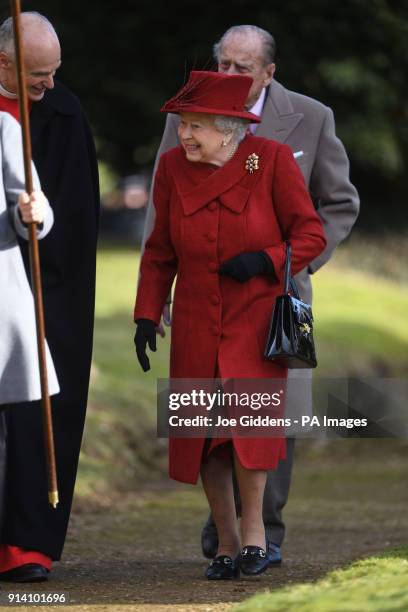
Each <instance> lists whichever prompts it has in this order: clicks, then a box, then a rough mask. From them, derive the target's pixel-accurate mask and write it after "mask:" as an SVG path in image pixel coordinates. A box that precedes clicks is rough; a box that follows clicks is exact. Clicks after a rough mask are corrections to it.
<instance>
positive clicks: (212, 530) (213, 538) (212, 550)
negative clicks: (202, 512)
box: [201, 518, 218, 559]
mask: <svg viewBox="0 0 408 612" xmlns="http://www.w3.org/2000/svg"><path fill="white" fill-rule="evenodd" d="M201 548H202V551H203V555H204V557H206V558H207V559H214V557H216V555H217V551H218V532H217V527H216V526H215V525H214V523H213V522H212V520H211V518H209V519H208V520H207V522H206V523H205V525H204V527H203V530H202V532H201Z"/></svg>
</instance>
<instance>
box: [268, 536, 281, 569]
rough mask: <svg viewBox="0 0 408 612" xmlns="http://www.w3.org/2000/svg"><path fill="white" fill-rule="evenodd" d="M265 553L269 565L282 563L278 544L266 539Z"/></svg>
mask: <svg viewBox="0 0 408 612" xmlns="http://www.w3.org/2000/svg"><path fill="white" fill-rule="evenodd" d="M266 553H267V555H268V559H269V567H273V566H276V565H281V563H282V553H281V549H280V546H278V545H277V544H274V543H273V542H269V541H268V540H267V541H266Z"/></svg>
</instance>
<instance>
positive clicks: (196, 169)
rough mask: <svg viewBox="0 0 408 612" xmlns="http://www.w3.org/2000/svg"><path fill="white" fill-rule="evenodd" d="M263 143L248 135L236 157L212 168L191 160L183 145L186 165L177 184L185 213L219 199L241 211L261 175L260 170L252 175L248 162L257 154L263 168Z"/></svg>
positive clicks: (238, 211)
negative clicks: (247, 167) (186, 154)
mask: <svg viewBox="0 0 408 612" xmlns="http://www.w3.org/2000/svg"><path fill="white" fill-rule="evenodd" d="M263 144H264V141H263V139H262V138H254V136H250V135H247V136H246V137H245V139H244V140H243V141H242V142H241V144H240V145H239V147H238V150H237V152H236V154H235V155H234V157H233V158H232V159H231V160H230V161H229V162H227V163H226V164H225V165H224V166H222V167H220V168H217V169H216V170H212V171H211V170H210V169H209V168H208V165H207V164H200V163H197V162H189V161H188V160H187V159H186V157H185V154H184V151H183V150H182V149H181V147H180V149H179V154H180V155H181V156H182V159H183V166H182V173H181V178H180V180H177V181H176V183H177V190H178V193H179V197H180V200H181V203H182V206H183V210H184V214H185V215H192V214H193V213H195V212H196V211H197V210H199V209H200V208H203V207H204V206H206V205H207V204H209V203H210V202H212V201H213V200H215V199H217V198H218V200H219V201H220V202H221V204H222V205H223V206H226V207H227V208H229V209H230V210H231V211H232V212H235V213H241V212H242V211H243V209H244V207H245V204H246V203H247V200H248V197H249V194H250V193H251V189H252V188H253V185H254V183H255V182H256V181H257V180H258V175H259V174H260V172H259V171H255V172H254V173H253V174H250V173H249V172H248V170H247V169H246V168H245V163H246V160H247V158H248V156H249V155H251V154H252V153H255V154H257V155H258V156H259V158H260V169H261V168H262V156H261V151H262V148H263ZM209 172H210V173H209ZM203 177H204V178H203ZM200 179H201V180H200Z"/></svg>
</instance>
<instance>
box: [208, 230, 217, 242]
mask: <svg viewBox="0 0 408 612" xmlns="http://www.w3.org/2000/svg"><path fill="white" fill-rule="evenodd" d="M207 240H208V242H215V241H216V240H217V235H216V234H215V233H214V232H209V233H208V234H207Z"/></svg>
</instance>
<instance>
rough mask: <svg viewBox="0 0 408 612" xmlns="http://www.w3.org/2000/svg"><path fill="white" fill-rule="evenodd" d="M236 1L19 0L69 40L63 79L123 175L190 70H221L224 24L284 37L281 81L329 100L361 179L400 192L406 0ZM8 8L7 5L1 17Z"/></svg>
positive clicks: (146, 156) (138, 162) (152, 141)
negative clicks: (217, 47)
mask: <svg viewBox="0 0 408 612" xmlns="http://www.w3.org/2000/svg"><path fill="white" fill-rule="evenodd" d="M232 6H233V11H232V10H231V8H232ZM232 6H231V5H230V4H228V3H225V4H222V3H220V2H218V1H215V0H208V2H206V3H205V4H204V5H202V6H200V7H199V8H198V7H197V6H196V5H194V4H192V3H191V2H187V0H177V1H176V2H173V3H169V2H165V0H157V1H156V2H149V1H148V0H139V1H138V2H137V3H135V2H133V1H131V0H122V2H120V3H117V2H116V1H115V0H104V2H99V1H98V0H89V1H88V2H87V3H86V4H84V3H83V2H80V1H79V0H72V1H71V2H69V3H62V2H55V0H36V1H35V2H34V0H32V1H31V0H26V1H25V2H23V8H24V9H25V10H32V9H34V10H38V11H40V12H43V13H45V14H46V15H47V16H48V17H49V18H50V19H51V20H52V21H53V22H54V23H55V26H56V28H57V30H58V31H59V33H60V35H61V40H62V44H63V67H62V68H61V73H60V74H61V78H62V79H63V80H64V81H65V82H66V83H67V84H69V85H71V86H72V88H73V89H74V90H75V91H76V92H77V93H78V95H79V96H80V97H81V99H82V100H83V102H84V104H85V106H86V108H87V109H88V111H89V114H90V116H91V120H92V124H93V126H94V128H95V131H96V134H97V137H98V142H99V151H100V155H101V157H102V158H103V159H104V160H105V161H106V162H108V163H109V164H111V165H112V166H113V167H114V168H115V169H116V170H117V171H119V172H121V173H123V172H132V171H133V169H134V166H138V167H139V168H141V167H145V166H150V165H151V164H152V162H153V159H154V156H155V152H156V149H157V145H158V142H159V140H160V136H161V132H162V126H163V121H164V119H163V116H162V115H161V114H160V112H159V109H160V107H161V105H162V104H163V102H164V101H165V100H166V99H167V98H168V97H169V96H170V95H172V94H173V93H174V92H175V91H176V89H177V88H178V87H179V86H180V85H181V84H182V83H183V81H184V80H185V78H186V75H187V74H188V72H189V70H190V69H191V68H198V69H203V68H207V69H208V68H212V67H213V66H214V62H213V59H212V45H213V43H214V42H216V41H217V40H218V39H219V37H220V36H221V34H222V33H223V32H224V31H225V30H226V29H227V28H228V27H230V26H231V25H234V24H239V23H254V24H257V25H259V26H261V27H263V28H265V29H267V30H269V31H271V32H272V33H273V34H274V36H275V38H276V40H277V45H278V55H277V73H276V76H277V78H278V79H279V80H281V81H282V82H283V83H284V84H285V85H286V86H288V87H289V88H291V89H295V90H296V91H300V92H302V93H305V94H307V95H311V96H312V97H316V98H317V99H319V100H321V101H322V102H323V103H325V104H328V105H330V106H332V107H333V108H334V110H335V114H336V119H337V128H338V132H339V135H340V136H341V137H342V138H343V139H344V141H345V144H346V147H347V150H348V151H349V153H350V154H351V157H352V161H353V166H354V168H355V169H356V173H357V174H358V175H359V176H360V174H361V173H363V176H362V177H361V180H363V181H367V173H370V172H371V173H372V172H378V173H379V177H380V178H381V177H383V178H384V179H385V181H389V180H390V179H391V178H392V179H393V180H394V184H393V188H394V189H396V188H397V185H396V184H395V179H396V178H399V179H401V180H402V178H403V177H404V164H405V160H406V158H407V154H408V106H407V104H406V74H407V73H408V5H407V3H406V2H404V1H401V0H396V1H394V2H389V1H388V0H344V1H343V2H327V1H326V0H310V1H309V2H308V3H306V4H305V3H304V2H299V0H286V2H276V1H270V2H268V3H262V2H261V3H248V2H246V1H244V0H236V1H235V2H234V3H233V5H232ZM8 11H9V8H8V3H3V6H2V11H1V14H2V16H5V15H6V14H8ZM387 186H391V183H389V182H388V183H387ZM401 187H402V186H399V188H401ZM382 188H383V189H385V188H386V186H383V187H382Z"/></svg>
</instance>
